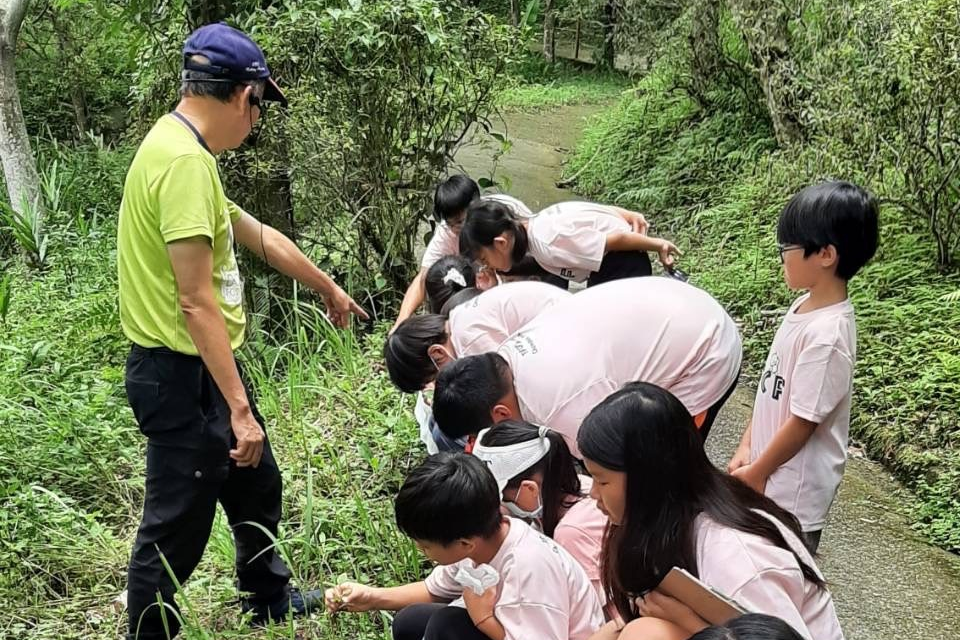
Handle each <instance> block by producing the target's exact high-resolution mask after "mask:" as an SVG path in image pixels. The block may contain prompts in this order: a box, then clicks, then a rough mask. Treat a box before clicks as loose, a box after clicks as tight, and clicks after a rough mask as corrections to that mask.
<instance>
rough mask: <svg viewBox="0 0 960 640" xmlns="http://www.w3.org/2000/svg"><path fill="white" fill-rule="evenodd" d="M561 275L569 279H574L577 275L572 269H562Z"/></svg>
mask: <svg viewBox="0 0 960 640" xmlns="http://www.w3.org/2000/svg"><path fill="white" fill-rule="evenodd" d="M560 277H561V278H566V279H567V280H573V278H574V277H575V276H574V274H573V271H572V270H571V269H560Z"/></svg>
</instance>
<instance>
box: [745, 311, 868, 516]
mask: <svg viewBox="0 0 960 640" xmlns="http://www.w3.org/2000/svg"><path fill="white" fill-rule="evenodd" d="M808 297H809V296H808V295H804V296H801V297H800V298H799V299H797V301H796V302H794V303H793V305H792V306H791V307H790V310H789V311H788V312H787V315H786V316H785V317H784V319H783V323H782V324H781V325H780V328H779V329H778V330H777V334H776V336H775V337H774V338H773V344H772V345H771V347H770V353H769V355H767V361H766V365H765V366H764V370H763V374H762V375H761V376H760V383H759V384H758V385H757V396H756V400H755V402H754V406H753V427H752V429H751V435H750V457H751V460H756V459H757V458H758V457H759V456H760V454H762V453H763V451H764V450H766V448H767V447H768V446H769V445H770V442H771V440H773V438H774V436H775V435H776V433H777V431H779V430H780V427H781V426H782V425H783V423H784V422H786V421H787V419H788V418H789V417H790V415H791V414H793V415H795V416H797V417H798V418H803V419H804V420H809V421H811V422H816V423H817V424H818V425H819V426H818V427H817V428H816V430H815V431H814V432H813V435H812V436H810V439H809V440H807V443H806V444H805V445H804V446H803V448H802V449H801V450H800V451H799V452H798V453H797V455H795V456H793V458H791V459H790V460H788V461H787V462H786V463H784V464H783V465H781V466H780V468H778V469H777V470H776V471H774V472H773V474H772V475H771V476H770V478H769V479H768V480H767V487H766V490H765V491H764V493H765V494H766V495H767V497H769V498H770V499H772V500H773V501H774V502H776V503H777V504H778V505H780V506H781V507H783V508H784V509H786V510H787V511H789V512H791V513H793V514H794V515H795V516H797V519H798V520H800V525H801V526H802V527H803V530H804V531H819V530H820V529H822V528H823V526H824V524H825V523H826V518H827V512H828V511H829V510H830V505H831V504H832V503H833V499H834V497H835V496H836V494H837V488H838V487H839V486H840V480H841V478H843V469H844V466H845V465H846V461H847V439H848V437H849V433H850V398H851V395H852V392H853V368H854V364H855V363H856V359H857V322H856V318H855V317H854V312H853V305H851V304H850V301H849V300H844V301H843V302H839V303H837V304H834V305H831V306H829V307H824V308H822V309H817V310H815V311H810V312H807V313H796V310H797V308H798V307H799V306H800V305H801V304H802V303H803V302H804V301H805V300H806V299H807V298H808Z"/></svg>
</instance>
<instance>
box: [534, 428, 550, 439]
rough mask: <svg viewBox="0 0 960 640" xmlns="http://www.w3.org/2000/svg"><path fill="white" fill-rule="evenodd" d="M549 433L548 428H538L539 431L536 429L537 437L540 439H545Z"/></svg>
mask: <svg viewBox="0 0 960 640" xmlns="http://www.w3.org/2000/svg"><path fill="white" fill-rule="evenodd" d="M549 433H550V428H549V427H540V428H539V429H537V435H539V436H540V438H541V439H543V438H546V437H547V435H548V434H549Z"/></svg>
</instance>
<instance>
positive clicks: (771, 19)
mask: <svg viewBox="0 0 960 640" xmlns="http://www.w3.org/2000/svg"><path fill="white" fill-rule="evenodd" d="M730 10H731V12H732V14H733V19H734V21H735V22H736V24H737V27H738V28H739V29H740V32H741V33H742V34H743V37H744V39H745V40H746V42H747V48H748V49H749V50H750V57H751V59H752V60H753V65H754V67H755V68H756V73H757V76H758V78H759V80H760V88H761V89H762V90H763V96H764V102H765V103H766V107H767V112H768V113H769V114H770V122H771V123H772V124H773V132H774V134H775V135H776V137H777V143H778V144H779V145H780V146H781V147H786V146H789V145H792V144H794V143H796V142H799V141H800V140H801V139H802V131H801V128H800V119H799V117H798V106H797V104H798V102H799V96H798V92H799V87H798V86H797V83H796V80H795V77H794V75H795V74H794V69H793V59H792V58H791V57H790V49H789V32H788V21H789V16H788V15H787V11H786V8H785V7H784V6H783V5H782V4H781V3H778V2H770V1H769V0H730Z"/></svg>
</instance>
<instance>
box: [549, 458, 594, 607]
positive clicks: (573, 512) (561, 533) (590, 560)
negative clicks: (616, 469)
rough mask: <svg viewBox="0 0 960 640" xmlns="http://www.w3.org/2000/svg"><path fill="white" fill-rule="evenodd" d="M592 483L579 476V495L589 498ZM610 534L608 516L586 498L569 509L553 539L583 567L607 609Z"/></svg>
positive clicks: (561, 519)
mask: <svg viewBox="0 0 960 640" xmlns="http://www.w3.org/2000/svg"><path fill="white" fill-rule="evenodd" d="M592 486H593V480H592V479H591V478H589V477H587V476H580V491H581V492H583V493H584V494H589V493H590V489H591V487H592ZM606 530H607V516H605V515H603V512H602V511H600V508H599V507H598V506H597V501H596V500H594V499H593V498H591V497H590V496H589V495H585V496H584V497H583V498H581V499H580V500H579V501H578V502H577V503H576V504H575V505H573V506H572V507H570V508H569V509H567V512H566V513H565V514H563V517H562V518H560V522H558V523H557V527H556V529H554V530H553V539H554V540H555V541H556V543H557V544H559V545H560V546H561V547H563V548H564V549H566V550H567V551H568V552H569V553H570V555H571V556H573V559H574V560H576V561H577V562H579V563H580V566H581V567H583V570H584V571H585V572H586V573H587V577H588V578H590V583H591V584H593V588H594V589H595V590H596V592H597V598H598V599H599V600H600V604H601V606H606V603H607V595H606V593H604V591H603V583H602V579H603V569H602V566H601V558H602V554H603V534H604V532H605V531H606Z"/></svg>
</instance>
